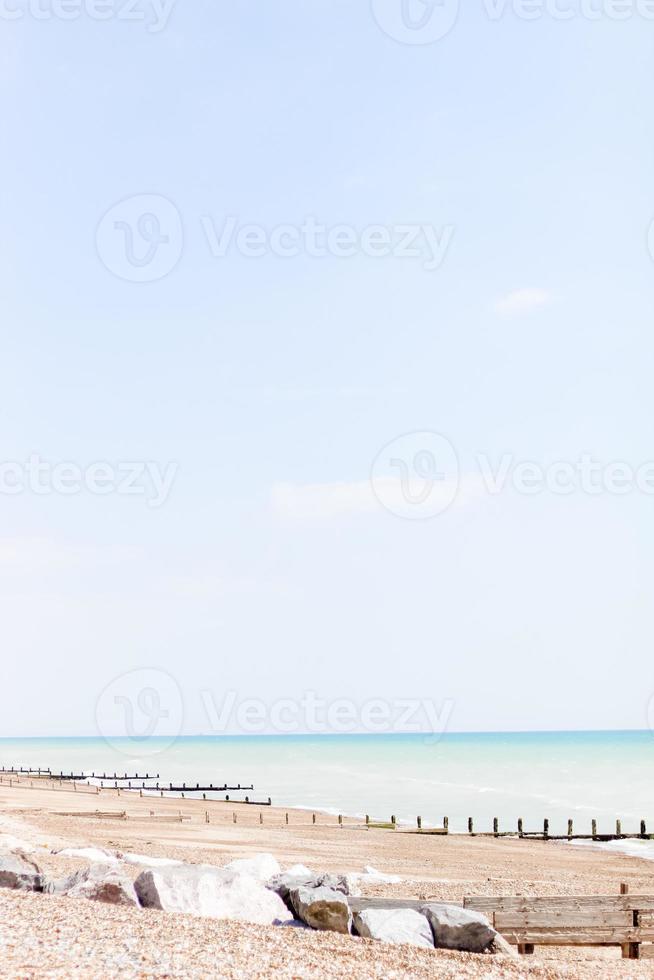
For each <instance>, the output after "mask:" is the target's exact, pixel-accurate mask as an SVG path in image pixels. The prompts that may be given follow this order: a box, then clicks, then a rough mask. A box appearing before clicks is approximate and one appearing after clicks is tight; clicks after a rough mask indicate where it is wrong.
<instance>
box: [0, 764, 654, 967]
mask: <svg viewBox="0 0 654 980" xmlns="http://www.w3.org/2000/svg"><path fill="white" fill-rule="evenodd" d="M199 802H202V803H203V804H204V805H203V806H198V803H199ZM123 812H124V814H125V817H124V818H123V817H122V816H119V814H122V813H123ZM314 812H315V813H316V815H317V821H316V823H315V824H314V823H313V819H312V818H313V813H314ZM207 813H208V816H209V823H207V822H206V814H207ZM287 813H288V818H289V823H288V824H287V823H286V814H287ZM234 815H235V819H234ZM556 843H557V842H554V841H550V842H543V841H533V840H528V839H523V840H519V839H518V838H517V837H505V838H499V839H495V838H493V837H492V836H490V837H481V836H479V837H477V836H475V837H470V836H469V835H467V834H456V833H452V834H448V835H447V836H445V835H430V834H426V835H419V834H414V833H410V832H407V831H405V830H402V829H400V828H398V829H397V830H395V831H390V830H381V829H376V828H366V826H365V824H364V823H362V822H361V821H360V820H354V819H352V818H347V819H345V820H344V823H343V825H342V826H341V825H340V824H339V823H338V822H337V820H336V818H335V817H333V816H330V815H326V814H321V815H319V811H312V810H300V809H297V808H296V809H293V808H290V807H289V808H288V809H286V808H280V807H271V808H268V807H266V808H265V810H260V809H259V808H257V807H254V806H249V807H239V808H235V807H230V806H229V804H228V803H219V802H216V801H206V802H205V801H197V800H189V799H186V798H185V799H172V798H164V799H161V798H160V797H159V798H157V800H156V803H155V802H154V801H153V799H152V798H148V797H140V796H139V795H138V793H137V792H131V793H130V792H129V791H127V792H123V791H120V793H118V792H117V791H116V790H103V791H102V792H101V793H100V794H96V793H93V792H87V791H80V790H79V789H78V790H75V789H72V788H71V787H70V786H65V787H61V788H58V789H56V790H52V789H46V788H45V787H44V786H36V785H35V786H34V787H33V788H32V787H29V786H25V785H16V786H12V787H9V785H8V784H7V783H5V782H1V783H0V848H1V847H5V848H7V847H9V846H14V847H16V846H19V845H20V844H24V845H27V847H28V848H29V849H30V856H31V857H33V858H34V859H35V860H36V861H37V863H38V864H39V865H40V866H42V867H43V869H44V872H45V873H47V874H48V875H50V876H55V877H60V876H62V875H66V874H70V873H73V872H75V871H77V870H80V869H82V868H84V867H87V866H88V864H89V861H90V860H91V858H90V856H89V854H88V853H87V855H86V856H83V855H81V856H75V855H74V854H73V855H68V856H67V855H63V854H61V853H57V852H60V851H61V850H63V849H68V848H72V849H73V850H76V849H86V848H93V849H101V850H104V851H109V852H110V853H111V854H113V855H118V854H119V855H126V857H127V862H126V863H124V864H121V871H122V870H124V871H125V873H127V874H129V875H131V876H136V875H137V874H138V873H139V872H140V871H141V870H144V869H146V868H147V867H148V866H150V865H149V862H150V861H152V862H153V863H156V861H157V860H159V861H161V859H164V860H173V861H181V862H183V863H191V864H208V865H214V866H224V865H225V864H226V863H228V862H229V861H232V860H234V859H238V858H251V857H253V856H255V855H260V854H271V855H273V856H274V857H275V858H276V859H277V860H278V861H279V863H280V864H281V866H282V867H283V868H289V867H291V866H294V865H297V864H303V865H305V866H306V867H308V868H311V869H313V870H317V871H328V872H333V873H338V874H349V875H354V876H356V877H357V878H358V886H359V888H360V890H361V891H362V893H363V894H364V895H366V896H371V897H392V898H411V899H420V900H433V901H444V902H450V903H455V904H461V903H462V901H463V898H464V897H465V896H470V895H519V894H534V895H577V894H587V895H592V894H608V895H612V894H618V893H619V891H620V885H621V883H623V882H624V883H626V884H628V886H629V890H630V892H633V893H641V894H644V893H648V892H650V891H651V890H652V889H651V881H652V867H651V863H650V862H647V861H645V860H643V859H641V858H639V857H630V856H625V855H622V854H619V853H606V852H605V851H603V850H601V849H600V850H597V849H594V848H593V849H591V848H585V847H556V846H553V845H555V844H556ZM90 853H93V852H90ZM139 861H141V862H142V863H141V864H139ZM366 869H375V871H376V872H378V873H379V874H377V875H376V874H371V873H369V872H367V871H366ZM41 898H43V899H45V900H44V901H39V899H41ZM3 917H4V919H5V921H6V923H9V922H16V921H18V920H20V921H23V918H24V922H25V924H24V926H21V930H20V935H18V933H17V931H16V929H15V928H13V929H10V928H9V926H8V925H6V926H5V927H4V928H5V935H6V936H7V937H10V938H7V940H6V941H7V943H9V942H11V956H12V957H13V956H14V955H16V956H18V955H19V953H20V956H21V957H22V959H21V963H20V965H21V966H22V967H24V963H25V962H27V960H25V957H28V959H29V956H28V954H29V951H30V950H31V949H32V947H35V944H36V945H38V943H39V940H38V937H39V935H40V934H41V932H42V930H43V929H50V930H56V929H59V930H61V931H62V934H65V935H67V931H66V930H67V929H68V927H69V925H70V927H71V928H72V924H71V923H73V924H74V928H75V930H76V931H75V941H74V946H73V948H74V949H77V950H80V949H83V951H84V956H87V955H92V956H93V957H95V958H96V959H97V957H98V956H104V955H105V953H106V955H107V956H108V955H109V953H108V952H106V950H111V948H113V947H114V946H119V947H120V945H121V943H122V941H123V935H124V934H125V935H129V936H131V937H132V938H131V939H130V942H133V950H132V952H131V953H130V954H129V955H130V956H131V955H132V953H133V952H134V950H137V951H138V952H139V957H142V958H144V959H145V961H146V962H148V963H152V972H150V973H148V974H147V975H149V976H161V977H163V976H166V975H169V973H170V967H171V962H172V963H174V964H175V969H176V971H177V972H176V973H175V975H176V976H182V977H185V976H189V977H197V975H198V973H200V974H202V975H209V976H211V975H216V973H215V971H216V970H217V969H218V968H217V967H216V962H217V960H216V957H218V958H219V960H220V963H221V966H220V970H219V972H220V975H221V976H225V977H230V978H231V977H232V976H233V977H235V978H236V977H238V978H242V977H243V976H248V977H249V976H263V975H268V976H269V975H271V973H273V972H275V967H274V964H275V963H278V962H279V963H283V964H284V969H283V970H281V971H280V974H279V975H280V976H283V977H287V976H288V977H293V976H298V975H300V976H306V977H324V976H337V977H341V976H343V977H345V976H348V977H352V978H354V980H370V978H371V977H377V976H379V977H380V978H381V977H387V976H392V975H396V976H401V977H416V978H418V977H419V978H422V977H425V980H426V978H427V977H430V976H433V975H434V974H436V975H438V976H440V977H452V978H454V977H459V976H468V977H478V976H479V977H487V976H488V977H494V978H498V977H502V976H507V977H508V976H511V977H513V976H515V977H529V978H531V977H532V976H533V977H543V978H547V980H551V978H558V977H575V978H582V977H583V978H588V980H597V977H606V978H607V980H608V978H611V980H612V978H614V977H623V976H624V977H636V976H650V977H653V976H654V962H653V961H643V962H642V964H641V963H639V964H633V963H632V962H631V961H624V960H621V959H620V950H619V949H618V948H616V947H607V948H592V949H579V948H560V947H542V948H539V949H537V951H536V955H534V956H530V957H522V958H521V959H520V960H519V961H513V960H511V959H510V958H508V957H500V958H497V957H485V956H477V957H472V958H471V956H470V954H449V955H448V954H447V953H445V951H443V950H438V951H436V952H432V953H430V954H429V956H428V958H426V959H425V958H424V957H423V956H422V953H423V952H424V951H421V950H415V951H413V950H410V948H407V947H390V946H386V945H385V944H379V943H375V944H373V945H372V946H371V945H370V941H367V940H360V939H354V940H352V939H349V940H345V939H344V937H334V936H333V935H332V934H325V933H312V934H311V935H306V934H304V933H303V934H302V936H301V937H297V936H296V935H292V936H289V935H288V933H293V934H296V933H298V932H302V930H297V929H279V928H278V929H277V931H274V930H272V931H271V930H270V929H263V928H261V927H256V926H252V925H250V924H248V923H243V922H234V921H230V922H225V921H222V920H194V919H192V918H191V917H188V916H179V915H171V914H168V913H155V912H148V911H147V910H142V911H140V912H138V913H136V914H131V913H130V917H126V916H125V913H124V911H123V910H120V909H119V910H116V909H114V908H108V907H106V906H99V905H97V903H83V902H82V900H81V899H80V900H75V899H66V898H55V897H52V896H38V895H36V896H35V895H28V896H25V895H21V894H20V893H11V892H7V891H6V890H5V889H0V950H2V954H3V955H2V956H0V976H3V977H4V976H9V975H12V976H21V977H26V976H29V977H31V976H34V977H38V976H40V975H43V973H44V972H47V971H48V970H50V971H51V973H49V974H48V975H54V976H61V977H64V976H65V977H68V976H71V975H72V973H73V972H74V971H73V968H72V966H71V965H70V964H69V965H68V966H66V965H64V966H63V967H61V972H56V971H55V966H56V965H57V963H59V962H60V960H61V962H63V963H64V964H65V963H66V962H67V961H66V956H68V954H67V953H66V952H65V951H62V950H61V949H59V947H57V950H53V949H51V948H50V946H49V945H48V944H47V943H46V944H45V945H44V944H43V942H42V941H41V943H40V946H39V950H40V952H39V956H40V959H39V960H38V962H37V961H34V963H33V964H32V972H29V970H25V969H22V972H21V971H20V970H17V971H16V973H15V974H10V973H9V972H8V970H7V968H6V962H7V960H6V956H5V952H6V951H5V950H4V947H3V946H2V930H3V926H2V924H1V923H2V920H3ZM30 923H32V925H30ZM23 933H24V935H23ZM151 935H156V937H157V938H156V943H154V942H153V941H151V938H150V937H151ZM190 935H193V936H196V940H197V942H198V943H199V942H200V941H201V942H202V943H204V944H205V945H207V949H208V950H209V951H210V953H211V956H212V957H213V958H214V959H213V960H212V961H211V962H209V961H208V960H206V959H203V957H204V955H205V954H204V953H203V952H201V951H200V952H197V951H196V952H194V953H193V956H195V957H196V959H197V957H199V959H197V962H198V963H200V966H198V967H194V969H195V971H196V972H193V971H189V972H185V965H184V962H183V960H180V959H179V958H176V957H177V956H178V952H176V951H178V949H179V943H180V936H181V937H186V936H190ZM184 941H185V942H186V940H184ZM80 944H81V945H80ZM155 946H156V950H155V951H154V952H153V949H155ZM225 946H227V947H228V948H230V949H233V950H237V952H235V953H234V954H233V955H234V957H235V959H234V960H233V961H232V960H230V961H229V962H228V961H223V960H221V959H220V957H222V956H223V955H224V952H223V950H224V947H225ZM14 947H15V949H17V950H18V952H16V953H15V950H14ZM121 948H122V947H121ZM162 950H163V952H162ZM408 950H410V952H409V951H408ZM55 954H56V955H55ZM30 955H31V954H30ZM78 955H81V954H79V953H78ZM121 955H123V954H121ZM124 955H127V954H126V953H125V954H124ZM187 955H190V954H188V953H186V952H185V953H184V956H187ZM207 955H209V953H207ZM180 956H181V954H180ZM57 957H59V959H57ZM157 957H159V959H157ZM162 957H163V959H162ZM171 957H172V959H171ZM252 957H254V958H255V960H256V961H257V962H259V959H261V962H262V963H264V965H263V966H262V967H261V971H262V972H260V973H257V972H256V971H254V970H253V969H252ZM266 957H271V959H266ZM264 961H265V962H264ZM12 962H13V960H12ZM514 963H515V964H516V965H515V966H514V965H513V964H514ZM650 964H651V965H650ZM57 968H58V967H57ZM53 971H54V972H53ZM294 971H295V972H294ZM100 972H101V975H103V976H105V975H106V976H113V975H114V974H113V973H111V971H109V969H108V968H107V970H106V972H102V971H100ZM96 975H97V972H96ZM115 975H116V976H118V973H116V974H115ZM127 975H128V976H131V975H132V974H131V973H128V974H127ZM133 975H134V976H135V977H136V976H138V973H136V972H135V973H134V974H133Z"/></svg>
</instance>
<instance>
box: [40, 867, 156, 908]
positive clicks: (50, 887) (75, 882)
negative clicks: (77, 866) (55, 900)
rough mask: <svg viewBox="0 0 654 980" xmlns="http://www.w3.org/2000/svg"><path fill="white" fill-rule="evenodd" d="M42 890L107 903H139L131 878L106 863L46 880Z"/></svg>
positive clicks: (135, 904)
mask: <svg viewBox="0 0 654 980" xmlns="http://www.w3.org/2000/svg"><path fill="white" fill-rule="evenodd" d="M44 890H45V891H46V892H48V894H50V895H68V896H69V897H70V898H87V899H89V900H90V901H92V902H104V903H105V904H107V905H131V906H136V907H138V904H139V900H138V898H137V895H136V891H135V890H134V885H133V884H132V881H131V879H130V878H128V877H126V876H125V875H121V874H120V872H119V871H116V870H115V869H114V868H111V867H109V866H107V865H106V864H93V865H91V867H90V868H84V869H83V870H82V871H76V872H75V874H72V875H69V876H68V877H67V878H60V879H58V880H54V881H48V882H47V883H46V885H45V888H44Z"/></svg>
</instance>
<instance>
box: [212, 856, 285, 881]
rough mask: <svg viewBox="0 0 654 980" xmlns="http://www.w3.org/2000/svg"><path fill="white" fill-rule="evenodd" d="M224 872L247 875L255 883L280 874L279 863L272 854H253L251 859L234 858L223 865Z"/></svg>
mask: <svg viewBox="0 0 654 980" xmlns="http://www.w3.org/2000/svg"><path fill="white" fill-rule="evenodd" d="M225 870H226V871H232V872H234V873H235V874H239V875H249V876H250V877H251V878H256V879H257V881H268V880H269V879H270V878H273V877H274V876H275V875H278V874H280V873H281V870H282V869H281V868H280V866H279V861H278V860H277V859H276V858H274V857H273V856H272V854H255V856H254V857H251V858H236V860H235V861H230V862H229V864H226V865H225Z"/></svg>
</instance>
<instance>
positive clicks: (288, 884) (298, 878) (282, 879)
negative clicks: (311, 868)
mask: <svg viewBox="0 0 654 980" xmlns="http://www.w3.org/2000/svg"><path fill="white" fill-rule="evenodd" d="M268 888H270V889H271V891H274V892H277V894H278V895H279V897H280V898H281V899H282V901H283V902H285V904H286V906H287V908H289V909H290V910H291V912H292V911H293V905H292V902H291V897H290V896H291V892H292V891H294V890H295V889H296V888H330V889H331V890H332V891H336V892H340V893H341V894H342V895H349V894H350V884H349V881H348V879H347V877H346V876H345V875H333V874H318V875H316V874H306V875H294V874H288V873H285V874H279V875H275V876H274V877H273V878H271V879H270V881H269V882H268Z"/></svg>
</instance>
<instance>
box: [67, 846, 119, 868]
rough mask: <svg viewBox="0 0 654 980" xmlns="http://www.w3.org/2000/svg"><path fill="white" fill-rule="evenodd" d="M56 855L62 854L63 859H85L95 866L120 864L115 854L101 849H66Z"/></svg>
mask: <svg viewBox="0 0 654 980" xmlns="http://www.w3.org/2000/svg"><path fill="white" fill-rule="evenodd" d="M55 854H60V855H61V856H62V857H74V858H84V859H85V860H86V861H93V863H94V864H120V860H119V858H117V857H116V855H115V854H112V853H111V851H105V850H103V849H102V848H100V847H65V848H64V849H63V851H55Z"/></svg>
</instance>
